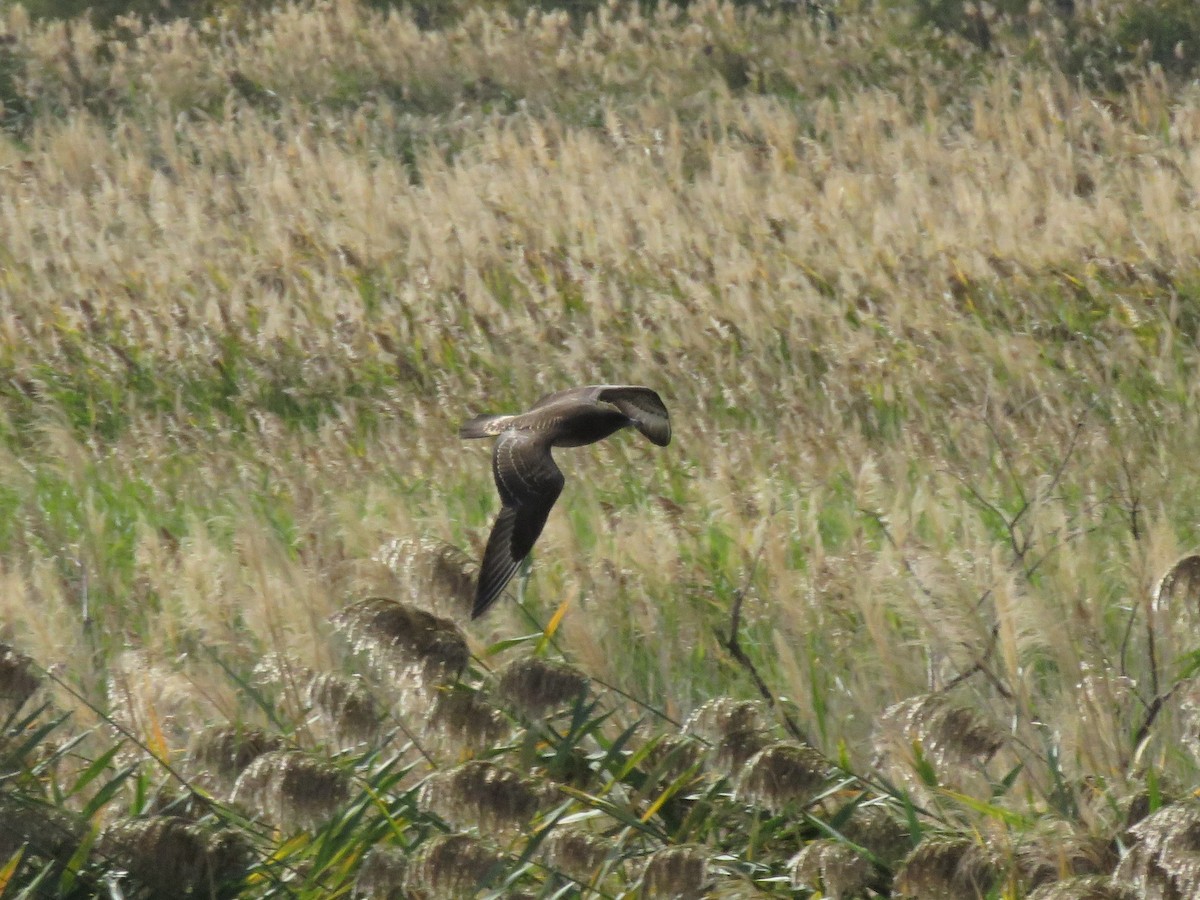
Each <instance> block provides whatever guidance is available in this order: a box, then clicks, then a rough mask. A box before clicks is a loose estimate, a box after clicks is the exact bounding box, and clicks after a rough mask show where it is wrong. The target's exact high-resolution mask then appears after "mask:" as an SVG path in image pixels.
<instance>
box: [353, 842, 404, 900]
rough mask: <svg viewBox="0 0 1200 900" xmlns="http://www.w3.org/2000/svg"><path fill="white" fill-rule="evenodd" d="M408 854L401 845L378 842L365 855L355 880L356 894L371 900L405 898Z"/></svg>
mask: <svg viewBox="0 0 1200 900" xmlns="http://www.w3.org/2000/svg"><path fill="white" fill-rule="evenodd" d="M407 872H408V854H407V853H406V852H405V851H404V850H403V849H401V848H400V847H389V846H384V845H382V844H376V845H375V846H374V847H372V848H371V849H370V850H368V851H367V854H366V855H365V856H364V857H363V861H362V865H361V866H359V868H358V877H357V878H356V879H355V880H354V896H355V897H370V898H371V900H404V897H405V894H404V877H405V875H406V874H407Z"/></svg>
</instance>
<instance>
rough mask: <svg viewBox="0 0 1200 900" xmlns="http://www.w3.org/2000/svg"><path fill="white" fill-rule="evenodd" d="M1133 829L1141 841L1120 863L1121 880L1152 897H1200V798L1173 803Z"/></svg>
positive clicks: (1155, 899) (1117, 874)
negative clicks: (1199, 799)
mask: <svg viewBox="0 0 1200 900" xmlns="http://www.w3.org/2000/svg"><path fill="white" fill-rule="evenodd" d="M1129 831H1130V834H1131V835H1132V836H1133V838H1134V839H1135V840H1136V841H1137V843H1136V844H1134V846H1133V847H1132V848H1131V849H1130V851H1129V852H1128V853H1127V854H1126V855H1125V858H1124V859H1122V860H1121V864H1120V865H1119V866H1117V870H1116V872H1115V873H1114V877H1115V878H1116V880H1117V881H1119V882H1122V883H1126V884H1129V885H1132V886H1133V887H1135V888H1137V889H1138V890H1139V891H1140V892H1141V894H1142V896H1143V897H1146V898H1148V900H1176V898H1180V900H1182V898H1185V897H1196V896H1200V801H1197V800H1188V801H1183V802H1179V803H1172V804H1171V805H1170V806H1166V807H1164V808H1162V809H1160V810H1159V811H1158V812H1156V813H1154V814H1153V815H1150V816H1148V817H1147V818H1145V819H1143V820H1142V821H1140V822H1138V824H1136V825H1134V826H1133V827H1132V828H1130V829H1129Z"/></svg>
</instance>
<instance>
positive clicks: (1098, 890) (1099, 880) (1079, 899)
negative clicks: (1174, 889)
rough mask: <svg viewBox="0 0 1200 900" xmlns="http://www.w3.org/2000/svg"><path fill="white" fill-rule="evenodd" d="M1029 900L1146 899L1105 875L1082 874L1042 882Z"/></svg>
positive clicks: (1030, 895) (1144, 896) (1127, 886)
mask: <svg viewBox="0 0 1200 900" xmlns="http://www.w3.org/2000/svg"><path fill="white" fill-rule="evenodd" d="M1029 900H1146V895H1145V894H1142V893H1139V892H1138V891H1137V890H1136V889H1134V888H1133V887H1130V886H1129V885H1127V884H1121V883H1120V882H1118V881H1117V880H1116V879H1114V878H1109V877H1108V876H1107V875H1084V876H1081V877H1078V878H1064V879H1063V880H1062V881H1055V882H1052V883H1050V884H1044V885H1042V886H1041V887H1039V888H1037V889H1036V890H1034V891H1032V892H1030V894H1029Z"/></svg>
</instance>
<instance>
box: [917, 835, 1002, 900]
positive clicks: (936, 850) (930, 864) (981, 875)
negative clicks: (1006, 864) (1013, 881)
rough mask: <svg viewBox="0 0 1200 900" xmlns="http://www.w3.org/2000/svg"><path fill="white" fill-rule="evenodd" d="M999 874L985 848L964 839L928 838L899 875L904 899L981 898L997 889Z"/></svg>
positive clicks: (919, 845) (919, 846)
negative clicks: (993, 888)
mask: <svg viewBox="0 0 1200 900" xmlns="http://www.w3.org/2000/svg"><path fill="white" fill-rule="evenodd" d="M996 879H997V875H996V870H995V868H994V866H993V865H992V863H991V860H989V859H988V857H987V854H986V853H985V852H984V850H983V848H982V847H980V846H979V844H977V843H975V842H974V841H971V840H967V839H964V838H945V837H936V836H935V837H927V838H926V839H925V840H923V841H921V843H919V844H918V845H917V846H916V847H915V848H914V849H913V851H912V852H911V853H910V854H909V855H908V857H907V858H906V859H905V860H904V862H903V863H902V864H901V866H900V870H899V871H898V872H897V873H896V879H895V885H894V886H895V889H896V890H897V891H898V892H899V896H901V897H912V898H913V900H925V898H929V897H982V896H984V895H986V894H987V892H988V891H990V890H991V889H992V887H993V886H994V885H995V883H996Z"/></svg>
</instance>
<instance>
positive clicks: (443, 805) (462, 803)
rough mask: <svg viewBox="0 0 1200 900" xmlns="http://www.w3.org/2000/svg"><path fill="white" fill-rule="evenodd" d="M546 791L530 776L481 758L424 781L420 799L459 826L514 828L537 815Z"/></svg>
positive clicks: (511, 830)
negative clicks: (526, 776)
mask: <svg viewBox="0 0 1200 900" xmlns="http://www.w3.org/2000/svg"><path fill="white" fill-rule="evenodd" d="M544 799H545V791H544V790H542V788H541V787H540V785H538V784H537V783H536V782H534V781H532V780H531V779H528V778H524V777H522V776H521V775H519V774H518V773H516V772H514V771H512V770H511V769H504V768H501V767H500V766H497V765H494V764H493V763H490V762H486V761H484V760H471V761H470V762H466V763H463V764H462V765H461V766H457V767H455V768H453V769H451V770H449V771H448V772H442V773H440V774H438V775H434V776H433V777H431V778H430V779H429V780H428V781H426V782H425V786H424V788H423V789H422V791H421V802H422V803H423V804H424V805H425V806H427V807H428V808H430V809H432V810H433V811H434V812H436V813H437V814H438V815H439V816H441V817H442V818H443V819H445V820H447V821H448V822H451V823H453V824H455V825H458V826H460V827H467V826H469V825H477V826H478V827H479V828H480V829H481V830H483V831H501V832H514V831H519V830H521V829H523V828H524V827H525V826H526V825H528V823H529V820H530V819H532V818H533V817H534V816H535V815H537V812H538V810H539V809H540V808H541V806H542V803H543V801H544Z"/></svg>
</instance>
